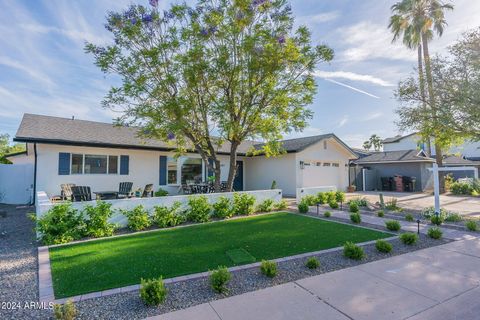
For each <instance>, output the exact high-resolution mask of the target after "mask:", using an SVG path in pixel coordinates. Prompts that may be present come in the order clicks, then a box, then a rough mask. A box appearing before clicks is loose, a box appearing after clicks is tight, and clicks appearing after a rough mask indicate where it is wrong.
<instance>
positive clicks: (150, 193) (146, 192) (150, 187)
mask: <svg viewBox="0 0 480 320" xmlns="http://www.w3.org/2000/svg"><path fill="white" fill-rule="evenodd" d="M148 196H150V197H153V184H147V185H146V186H145V189H143V194H142V198H146V197H148Z"/></svg>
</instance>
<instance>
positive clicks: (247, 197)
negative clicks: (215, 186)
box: [233, 193, 255, 215]
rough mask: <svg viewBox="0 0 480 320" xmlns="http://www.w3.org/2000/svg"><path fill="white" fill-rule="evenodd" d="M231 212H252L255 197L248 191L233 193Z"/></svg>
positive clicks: (246, 213)
mask: <svg viewBox="0 0 480 320" xmlns="http://www.w3.org/2000/svg"><path fill="white" fill-rule="evenodd" d="M233 212H234V214H236V215H251V214H253V213H254V212H255V197H254V196H253V195H251V194H248V193H234V194H233Z"/></svg>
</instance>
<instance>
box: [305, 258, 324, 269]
mask: <svg viewBox="0 0 480 320" xmlns="http://www.w3.org/2000/svg"><path fill="white" fill-rule="evenodd" d="M305 266H306V267H307V268H308V269H317V268H318V267H320V261H318V259H317V258H315V257H310V258H308V259H307V262H305Z"/></svg>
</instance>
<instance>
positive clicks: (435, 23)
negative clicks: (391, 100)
mask: <svg viewBox="0 0 480 320" xmlns="http://www.w3.org/2000/svg"><path fill="white" fill-rule="evenodd" d="M446 10H453V6H452V5H451V4H445V3H443V1H441V0H402V1H400V2H398V3H396V4H394V5H393V6H392V12H393V13H394V15H393V16H392V17H391V18H390V24H389V28H390V29H391V31H392V33H393V34H394V37H393V41H396V40H398V38H400V37H401V36H403V43H404V44H405V45H406V46H407V47H408V48H411V49H413V48H416V49H417V51H418V74H419V82H420V91H421V95H422V100H423V101H424V104H423V107H424V108H425V109H426V108H427V104H426V101H427V100H426V93H425V76H424V72H423V63H422V62H425V75H426V78H427V86H428V95H429V102H430V108H431V109H432V115H433V119H434V121H435V119H436V117H435V114H436V104H435V96H434V93H433V77H432V68H431V63H430V53H429V49H428V42H429V41H430V40H432V39H433V35H434V33H436V34H437V35H438V36H439V37H440V36H442V34H443V30H444V27H445V26H446V25H447V22H446V20H445V11H446ZM422 58H423V61H422ZM434 135H435V134H434ZM427 149H428V150H427V154H429V155H430V150H431V146H430V139H427ZM435 157H436V160H437V163H438V165H442V163H443V156H442V150H441V148H440V146H439V144H438V143H435Z"/></svg>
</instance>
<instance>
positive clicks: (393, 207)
mask: <svg viewBox="0 0 480 320" xmlns="http://www.w3.org/2000/svg"><path fill="white" fill-rule="evenodd" d="M397 202H398V200H397V198H390V199H389V200H388V201H387V203H386V204H385V209H387V210H390V211H403V209H402V208H400V207H399V206H398V205H397Z"/></svg>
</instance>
